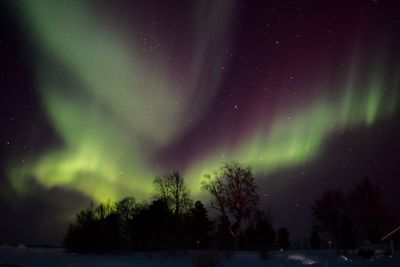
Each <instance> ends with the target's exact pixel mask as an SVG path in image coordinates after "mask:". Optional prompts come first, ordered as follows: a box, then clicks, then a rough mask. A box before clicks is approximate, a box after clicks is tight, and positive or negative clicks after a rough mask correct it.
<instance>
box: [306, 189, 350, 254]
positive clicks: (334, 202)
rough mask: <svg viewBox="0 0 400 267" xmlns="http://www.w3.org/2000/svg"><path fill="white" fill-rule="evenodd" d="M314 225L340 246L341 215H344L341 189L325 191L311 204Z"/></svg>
mask: <svg viewBox="0 0 400 267" xmlns="http://www.w3.org/2000/svg"><path fill="white" fill-rule="evenodd" d="M312 213H313V217H314V223H315V225H316V226H317V227H318V228H319V229H320V230H321V231H324V232H326V233H328V234H330V235H331V236H332V238H334V239H335V242H336V247H337V249H338V250H339V248H341V247H342V242H341V241H342V240H341V239H342V236H343V235H342V230H343V229H342V226H343V217H344V216H345V215H346V209H345V205H344V197H343V194H342V192H341V191H339V190H337V191H326V192H325V193H324V194H323V195H322V196H321V197H320V198H319V199H317V200H316V201H315V202H314V204H313V206H312Z"/></svg>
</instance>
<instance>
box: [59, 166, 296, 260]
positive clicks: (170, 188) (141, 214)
mask: <svg viewBox="0 0 400 267" xmlns="http://www.w3.org/2000/svg"><path fill="white" fill-rule="evenodd" d="M204 178H205V179H204V180H203V183H202V188H203V190H204V191H206V192H208V193H209V194H210V195H211V199H212V201H211V206H212V208H214V209H215V210H216V211H217V214H218V217H217V218H216V219H215V220H213V221H212V220H210V218H209V215H208V211H207V209H206V208H205V206H204V204H203V203H202V202H201V201H193V200H192V199H191V197H190V192H189V190H188V189H187V187H186V185H185V183H184V179H183V178H182V176H181V175H180V174H179V172H178V171H173V172H171V173H167V174H165V175H162V176H159V177H156V178H155V179H154V181H153V184H154V191H155V193H154V196H153V197H152V198H151V200H150V201H149V202H137V201H136V200H135V198H134V197H126V198H123V199H122V200H120V201H117V202H115V203H111V202H108V203H102V204H99V205H94V204H91V205H90V206H89V207H87V208H85V209H83V210H81V211H80V212H78V213H77V214H76V218H75V221H74V222H73V223H70V224H69V227H68V231H67V234H66V236H65V240H64V245H65V246H66V248H67V249H68V250H70V251H74V252H80V253H87V252H96V253H105V252H117V251H154V250H186V249H223V250H230V249H258V250H262V251H268V250H270V249H272V248H284V249H286V248H288V246H289V245H290V242H289V233H288V232H287V230H286V229H284V228H281V229H279V231H277V232H276V231H275V230H274V228H273V226H272V223H271V217H270V216H269V213H268V212H267V211H262V210H260V209H259V208H258V206H259V205H258V201H259V197H258V194H257V186H256V184H255V180H254V177H253V174H252V172H251V169H250V167H243V166H241V165H240V164H239V163H236V162H231V163H227V164H224V165H223V166H222V167H221V168H220V169H218V170H216V171H215V172H213V173H212V174H209V175H206V176H205V177H204Z"/></svg>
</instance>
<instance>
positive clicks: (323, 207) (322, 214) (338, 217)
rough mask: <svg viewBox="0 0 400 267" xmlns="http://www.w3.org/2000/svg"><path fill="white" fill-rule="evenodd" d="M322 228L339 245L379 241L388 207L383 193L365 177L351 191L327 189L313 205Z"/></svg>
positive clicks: (341, 246) (346, 245)
mask: <svg viewBox="0 0 400 267" xmlns="http://www.w3.org/2000/svg"><path fill="white" fill-rule="evenodd" d="M312 211H313V216H314V223H315V224H316V225H317V227H318V230H319V231H321V232H324V233H327V234H328V235H329V236H330V238H333V240H334V241H335V245H336V248H337V249H338V250H339V249H352V248H355V247H357V245H362V244H368V243H377V242H379V239H380V237H382V235H383V232H384V231H383V222H384V221H385V218H386V217H385V216H386V215H385V211H384V205H383V201H382V197H381V195H380V192H379V190H378V189H377V188H375V187H374V186H373V185H372V184H371V183H370V181H369V179H368V178H365V179H364V180H363V181H362V182H361V183H360V184H358V185H357V186H356V187H355V188H354V189H353V190H352V191H351V192H350V193H349V194H347V195H344V194H343V193H342V192H341V191H340V190H336V191H326V192H325V193H324V194H323V195H322V196H321V197H320V198H319V199H317V200H316V201H315V202H314V205H313V207H312Z"/></svg>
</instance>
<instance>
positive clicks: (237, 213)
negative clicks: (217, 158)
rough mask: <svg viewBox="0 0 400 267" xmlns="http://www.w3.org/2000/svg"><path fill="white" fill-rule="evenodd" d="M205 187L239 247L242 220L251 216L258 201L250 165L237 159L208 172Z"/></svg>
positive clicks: (236, 246) (204, 181) (203, 184)
mask: <svg viewBox="0 0 400 267" xmlns="http://www.w3.org/2000/svg"><path fill="white" fill-rule="evenodd" d="M202 187H203V189H204V190H206V191H208V192H209V193H210V194H211V195H212V197H213V199H212V201H211V206H212V207H213V208H214V209H216V210H218V211H219V212H220V214H221V219H222V223H223V224H224V225H226V227H228V230H229V233H230V234H231V236H232V238H233V240H234V242H235V249H236V250H237V249H238V244H239V235H240V230H241V226H242V223H243V221H244V220H245V219H247V218H250V217H251V216H250V215H251V213H252V212H254V211H255V210H256V206H257V202H258V195H257V192H256V191H257V186H256V185H255V180H254V176H253V173H252V172H251V168H250V167H242V166H241V165H240V164H239V163H237V162H230V163H226V164H224V165H223V166H222V167H221V168H220V169H219V170H218V171H215V172H214V173H213V175H209V174H207V175H205V176H204V180H203V181H202Z"/></svg>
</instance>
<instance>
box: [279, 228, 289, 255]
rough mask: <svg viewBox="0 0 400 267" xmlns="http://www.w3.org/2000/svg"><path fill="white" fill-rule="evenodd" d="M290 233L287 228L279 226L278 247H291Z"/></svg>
mask: <svg viewBox="0 0 400 267" xmlns="http://www.w3.org/2000/svg"><path fill="white" fill-rule="evenodd" d="M289 235H290V234H289V232H288V231H287V230H286V228H279V230H278V240H277V245H278V248H280V249H284V250H286V249H288V248H289V246H290V241H289Z"/></svg>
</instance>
